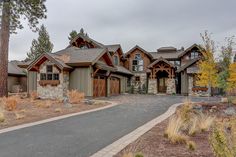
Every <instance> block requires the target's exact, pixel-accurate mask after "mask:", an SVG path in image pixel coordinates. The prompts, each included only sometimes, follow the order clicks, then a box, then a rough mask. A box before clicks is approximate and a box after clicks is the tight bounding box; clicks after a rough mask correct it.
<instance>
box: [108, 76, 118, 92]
mask: <svg viewBox="0 0 236 157" xmlns="http://www.w3.org/2000/svg"><path fill="white" fill-rule="evenodd" d="M118 94H120V79H119V78H116V77H111V78H110V95H118Z"/></svg>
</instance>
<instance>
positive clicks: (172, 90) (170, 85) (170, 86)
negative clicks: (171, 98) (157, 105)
mask: <svg viewBox="0 0 236 157" xmlns="http://www.w3.org/2000/svg"><path fill="white" fill-rule="evenodd" d="M166 94H176V86H175V79H171V78H168V79H167V89H166Z"/></svg>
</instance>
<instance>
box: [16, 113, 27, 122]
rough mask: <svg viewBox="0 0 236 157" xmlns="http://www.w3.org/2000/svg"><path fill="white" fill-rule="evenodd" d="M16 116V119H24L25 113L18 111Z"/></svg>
mask: <svg viewBox="0 0 236 157" xmlns="http://www.w3.org/2000/svg"><path fill="white" fill-rule="evenodd" d="M15 116H16V119H17V120H20V119H24V118H25V115H24V114H22V113H17V112H15Z"/></svg>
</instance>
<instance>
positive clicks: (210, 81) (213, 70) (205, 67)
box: [197, 31, 218, 96]
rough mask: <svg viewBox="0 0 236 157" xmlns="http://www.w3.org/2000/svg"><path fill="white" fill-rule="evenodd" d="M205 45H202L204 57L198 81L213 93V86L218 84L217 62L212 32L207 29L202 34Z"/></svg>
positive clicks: (200, 63)
mask: <svg viewBox="0 0 236 157" xmlns="http://www.w3.org/2000/svg"><path fill="white" fill-rule="evenodd" d="M201 37H202V40H203V45H202V46H201V47H202V48H201V53H202V58H201V59H200V61H199V62H198V68H199V72H198V81H197V85H199V86H205V87H207V88H208V94H209V96H210V95H211V88H212V87H216V86H217V72H218V71H217V64H216V60H215V58H214V52H215V44H214V41H213V40H212V39H211V36H210V34H208V32H207V31H205V33H204V34H201Z"/></svg>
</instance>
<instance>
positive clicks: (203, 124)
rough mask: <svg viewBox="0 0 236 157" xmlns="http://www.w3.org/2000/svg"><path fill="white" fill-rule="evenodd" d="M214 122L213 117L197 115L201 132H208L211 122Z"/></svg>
mask: <svg viewBox="0 0 236 157" xmlns="http://www.w3.org/2000/svg"><path fill="white" fill-rule="evenodd" d="M214 120H215V117H212V116H209V115H206V114H200V115H199V124H198V125H199V129H200V130H201V131H208V130H209V129H210V127H211V126H212V124H213V122H214Z"/></svg>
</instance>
